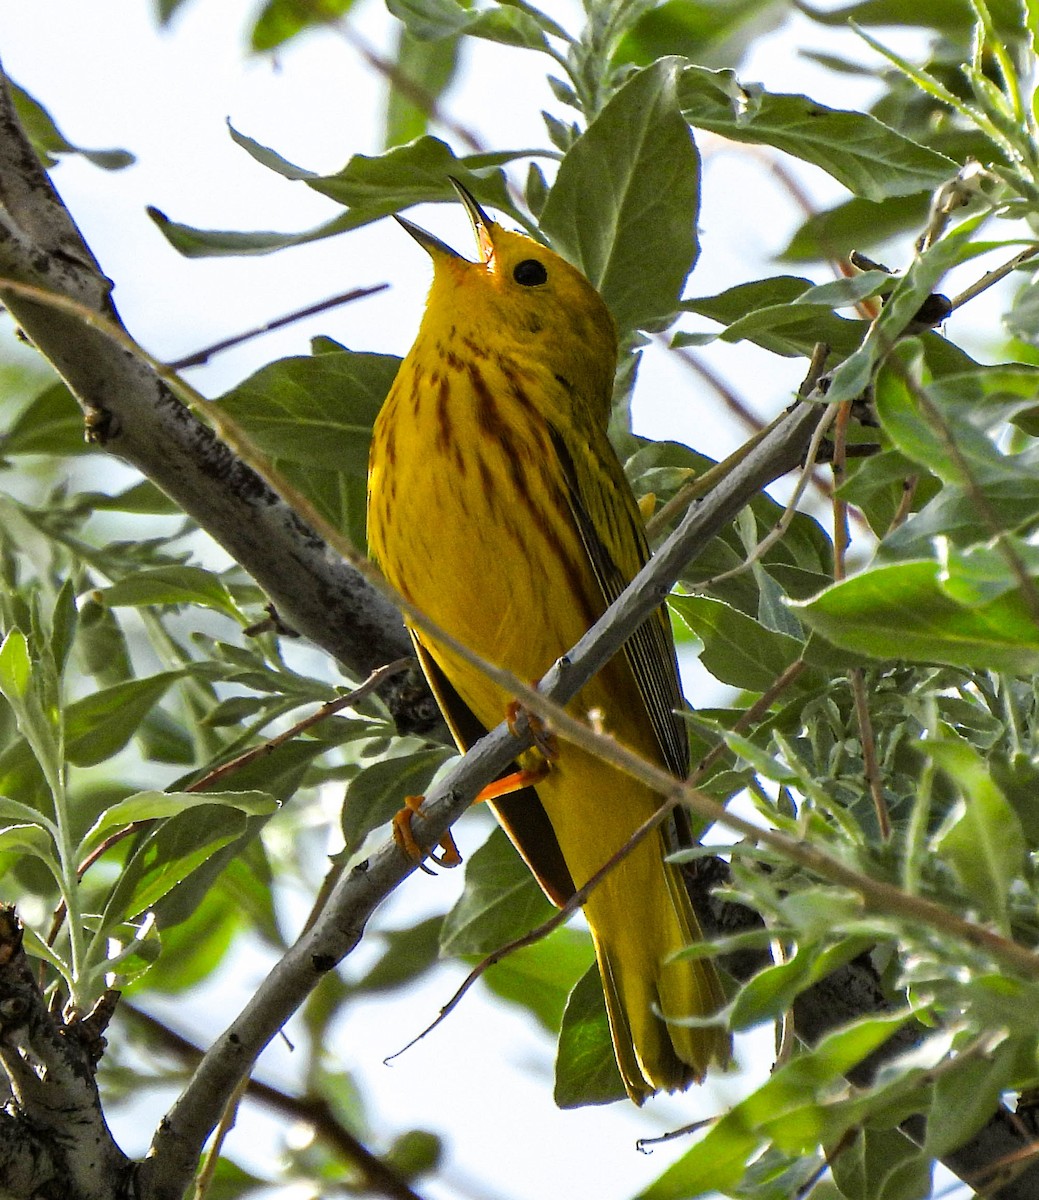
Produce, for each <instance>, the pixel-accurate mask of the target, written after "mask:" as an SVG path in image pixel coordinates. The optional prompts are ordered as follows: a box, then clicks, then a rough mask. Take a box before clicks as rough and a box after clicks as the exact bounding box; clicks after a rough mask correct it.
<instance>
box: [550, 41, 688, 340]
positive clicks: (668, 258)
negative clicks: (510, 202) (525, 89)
mask: <svg viewBox="0 0 1039 1200" xmlns="http://www.w3.org/2000/svg"><path fill="white" fill-rule="evenodd" d="M678 65H679V64H678V60H677V59H664V60H662V61H660V62H658V63H655V64H654V65H653V66H652V67H647V68H646V69H645V70H642V71H639V72H638V73H637V74H635V75H633V76H632V77H631V79H629V80H628V81H627V83H625V84H624V86H623V87H622V88H621V89H620V91H618V92H617V94H616V95H615V96H614V97H613V98H612V99H611V100H610V101H609V103H608V104H607V105H606V107H605V108H604V109H603V110H602V112H600V113H599V115H598V116H597V117H596V118H595V120H594V121H592V123H591V124H590V125H589V127H588V129H587V130H586V131H585V133H584V134H582V135H581V137H580V138H578V140H577V141H576V143H575V144H574V145H573V147H572V148H571V149H570V152H569V153H568V154H567V155H566V157H565V158H564V159H563V161H562V163H561V164H560V167H559V173H558V174H557V176H556V181H555V183H554V184H553V186H552V190H551V191H550V192H549V195H548V200H547V202H546V203H545V208H544V211H543V212H542V214H541V230H542V232H543V233H544V234H546V236H548V237H549V238H550V239H551V241H552V244H553V246H554V247H555V248H556V249H557V250H559V251H560V253H562V254H563V255H564V256H565V257H566V258H568V259H569V260H570V261H571V262H573V263H574V264H576V265H577V266H579V267H580V268H581V270H582V271H584V273H585V275H587V276H588V278H589V279H590V280H591V282H592V283H593V284H594V285H595V286H596V287H597V288H598V289H599V291H600V293H601V294H602V297H603V299H604V300H605V301H606V303H607V305H608V306H609V308H610V311H611V312H612V313H613V316H614V319H615V320H616V321H617V324H618V326H619V327H620V329H621V330H622V331H625V330H631V329H636V328H646V327H653V326H655V325H659V324H661V323H668V322H670V321H671V320H672V318H673V316H674V314H675V313H676V312H677V310H678V306H679V298H680V296H681V292H682V288H683V286H684V284H685V280H686V276H687V275H688V274H689V271H690V270H691V269H692V267H693V264H694V263H695V262H696V258H697V255H698V253H699V246H698V243H697V240H696V221H697V215H698V212H699V205H700V163H699V157H698V155H697V153H696V147H695V146H694V145H693V142H692V139H691V138H690V136H689V130H688V129H687V128H686V125H685V122H684V121H683V120H682V118H681V116H680V115H679V112H678V108H677V101H676V92H675V84H676V80H677V77H678Z"/></svg>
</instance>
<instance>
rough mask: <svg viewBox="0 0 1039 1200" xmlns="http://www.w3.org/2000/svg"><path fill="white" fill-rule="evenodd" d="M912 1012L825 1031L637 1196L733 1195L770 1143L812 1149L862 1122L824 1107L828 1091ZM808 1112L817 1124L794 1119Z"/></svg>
mask: <svg viewBox="0 0 1039 1200" xmlns="http://www.w3.org/2000/svg"><path fill="white" fill-rule="evenodd" d="M910 1016H911V1014H910V1013H908V1012H899V1013H894V1014H885V1015H884V1016H882V1017H867V1018H865V1019H863V1020H861V1021H857V1022H855V1023H854V1024H852V1025H848V1026H845V1027H844V1028H842V1029H839V1030H837V1031H836V1032H835V1033H831V1034H829V1035H827V1037H825V1038H824V1039H823V1040H822V1041H821V1042H820V1043H819V1044H818V1045H817V1046H815V1047H814V1048H813V1049H812V1050H810V1051H807V1052H805V1053H803V1054H801V1055H799V1056H797V1057H795V1058H794V1059H793V1060H792V1061H790V1062H788V1063H786V1064H785V1065H784V1066H782V1067H780V1068H779V1069H778V1070H777V1071H775V1072H774V1073H773V1075H772V1076H771V1078H770V1079H769V1080H768V1082H767V1083H765V1084H763V1085H762V1086H761V1087H759V1088H758V1089H757V1090H756V1091H754V1092H753V1093H752V1094H751V1095H750V1096H748V1097H747V1098H746V1099H745V1100H742V1101H741V1102H740V1103H739V1104H737V1105H736V1106H735V1107H733V1108H731V1109H730V1110H729V1111H728V1112H727V1113H726V1114H725V1116H723V1117H722V1118H721V1119H720V1120H719V1121H716V1122H715V1123H714V1124H713V1125H712V1126H711V1127H710V1129H709V1131H708V1133H707V1134H706V1136H705V1137H703V1138H702V1139H701V1140H700V1141H699V1142H698V1143H697V1144H696V1145H695V1146H694V1147H693V1148H692V1149H691V1150H689V1151H687V1153H686V1154H685V1155H683V1157H682V1158H680V1159H679V1160H678V1162H676V1163H675V1164H674V1165H673V1166H671V1167H670V1168H669V1169H668V1170H667V1171H665V1172H664V1174H663V1175H662V1176H661V1177H660V1178H659V1179H657V1180H656V1181H655V1182H654V1183H652V1184H650V1186H649V1187H648V1188H646V1189H645V1191H643V1192H640V1193H639V1196H638V1200H694V1198H695V1197H697V1196H702V1195H703V1194H704V1193H705V1192H710V1191H711V1190H712V1189H714V1190H716V1191H720V1192H728V1193H731V1192H732V1190H733V1189H734V1188H736V1187H737V1186H738V1184H739V1183H740V1180H741V1179H742V1177H743V1173H744V1170H745V1168H746V1165H747V1164H748V1163H749V1162H750V1160H751V1158H752V1157H755V1156H756V1155H757V1153H758V1151H759V1150H760V1149H761V1147H763V1146H764V1145H766V1144H768V1142H769V1141H773V1140H774V1141H776V1142H777V1143H778V1144H779V1146H780V1148H782V1149H785V1150H786V1151H787V1152H788V1153H791V1152H807V1151H809V1150H812V1149H814V1147H815V1146H816V1145H818V1143H819V1142H820V1141H828V1140H831V1139H833V1138H836V1137H838V1136H840V1133H842V1132H843V1128H842V1125H843V1124H844V1122H845V1121H846V1122H848V1123H850V1124H854V1123H856V1122H857V1120H858V1119H859V1114H858V1110H857V1109H855V1108H854V1107H853V1106H851V1105H848V1106H840V1105H832V1106H827V1105H825V1104H823V1102H822V1101H823V1097H824V1096H825V1095H826V1091H825V1089H826V1088H827V1087H828V1086H829V1085H830V1084H832V1083H833V1082H834V1081H835V1080H837V1079H839V1078H841V1077H842V1076H844V1075H846V1074H847V1072H848V1071H849V1070H850V1069H851V1068H852V1067H854V1066H856V1065H857V1064H858V1063H860V1062H861V1061H862V1060H863V1059H864V1058H866V1057H867V1056H868V1055H870V1054H872V1053H873V1051H874V1050H876V1049H877V1048H878V1047H879V1046H882V1045H883V1044H884V1042H886V1041H887V1039H888V1038H889V1037H891V1035H892V1034H893V1033H895V1032H896V1031H897V1030H898V1029H899V1028H900V1027H901V1026H902V1025H903V1024H905V1022H906V1021H907V1020H909V1019H910ZM805 1109H810V1110H811V1111H810V1114H807V1115H811V1116H814V1117H815V1118H816V1119H815V1120H814V1121H809V1122H805V1121H802V1120H800V1119H798V1120H797V1121H795V1122H791V1121H790V1118H791V1117H798V1118H799V1117H800V1116H801V1114H803V1112H804V1110H805ZM827 1117H829V1121H827V1120H826V1118H827Z"/></svg>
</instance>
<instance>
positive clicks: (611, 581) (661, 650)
mask: <svg viewBox="0 0 1039 1200" xmlns="http://www.w3.org/2000/svg"><path fill="white" fill-rule="evenodd" d="M551 438H552V445H553V448H554V450H555V452H556V455H557V456H558V458H559V462H560V465H561V467H562V470H563V475H564V478H565V480H566V489H567V502H568V504H569V506H570V512H571V515H572V516H573V519H574V522H575V523H576V525H577V528H578V529H579V531H580V534H581V541H582V542H583V544H584V548H585V552H586V553H587V555H588V558H589V559H590V561H591V564H592V567H593V569H594V571H595V577H596V580H597V581H598V584H599V587H600V588H601V590H602V595H603V601H604V605H609V604H611V603H612V602H613V601H614V600H616V598H617V597H618V596H619V595H620V594H621V592H622V591H623V590H624V588H625V587H626V586H627V584H628V583H630V582H631V580H632V578H633V577H634V575H635V574H636V573H637V572H638V571H639V570H640V569H641V568H642V567H643V566H644V565H645V563H646V562H647V560H648V558H649V545H648V543H647V541H646V534H645V530H644V529H643V526H642V519H641V517H640V515H639V511H638V507H637V506H636V504H635V498H634V496H633V495H632V493H631V488H630V486H629V484H628V481H627V479H626V478H625V476H624V470H623V468H622V467H621V464H620V462H619V461H618V459H617V455H616V454H615V453H614V450H613V447H612V446H611V445H610V442H609V439H608V438H607V436H606V434H605V432H602V431H600V430H598V429H596V431H595V436H594V437H591V438H589V437H587V435H586V434H585V433H584V432H582V436H581V437H580V438H577V437H576V436H574V435H570V436H567V435H566V434H564V433H563V432H562V431H561V430H560V429H559V428H557V427H555V426H552V427H551ZM624 655H625V657H626V658H627V660H628V663H629V665H630V666H631V669H632V673H633V674H634V676H635V681H636V683H637V684H638V689H639V693H640V694H641V696H642V701H643V703H644V704H645V706H646V711H647V712H648V714H649V717H650V721H651V722H652V725H653V731H654V733H655V734H656V739H657V742H658V744H659V746H660V750H661V753H662V755H663V757H664V761H665V762H666V763H667V765H668V767H669V768H670V769H671V770H672V771H673V772H674V773H675V774H676V775H677V776H679V778H684V777H685V776H686V775H687V774H688V771H689V743H688V740H687V737H686V732H685V729H684V726H683V723H682V720H681V718H680V717H679V716H678V715H677V713H678V712H679V711H680V710H681V709H682V708H683V707H684V701H683V698H682V692H681V689H680V687H679V682H678V663H677V660H676V658H675V649H674V642H673V640H672V637H671V629H670V626H669V624H668V618H667V614H666V612H665V611H664V610H663V609H661V610H660V611H659V612H656V613H654V614H653V616H651V617H649V618H647V620H646V621H644V622H643V624H642V625H640V626H639V628H638V629H636V631H635V632H634V633H633V634H632V635H631V637H630V638H629V639H628V640H627V642H625V643H624Z"/></svg>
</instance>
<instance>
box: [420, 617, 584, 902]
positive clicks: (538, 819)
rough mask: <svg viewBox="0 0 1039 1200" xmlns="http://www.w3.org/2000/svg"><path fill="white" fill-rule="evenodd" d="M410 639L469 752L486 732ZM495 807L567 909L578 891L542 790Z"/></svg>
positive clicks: (502, 799)
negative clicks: (550, 820) (550, 819)
mask: <svg viewBox="0 0 1039 1200" xmlns="http://www.w3.org/2000/svg"><path fill="white" fill-rule="evenodd" d="M411 638H412V641H413V642H414V645H415V652H416V654H417V655H418V659H419V663H420V664H421V666H422V670H423V673H424V674H425V676H426V679H427V680H428V681H429V686H430V688H431V689H432V691H433V695H434V696H435V697H436V701H437V704H439V705H440V711H441V712H442V713H443V714H444V719H445V720H446V721H447V724H448V727H449V728H450V730H451V734H452V736H453V737H454V739H455V741H456V742H457V743H458V745H459V747H460V748H461V749H462V750H468V748H469V747H470V746H471V745H472V744H473V743H474V742H478V741H479V740H480V738H482V737H483V735H484V734H485V733H486V732H487V730H486V729H484V727H483V725H481V724H480V722H479V721H478V720H477V719H476V717H475V716H473V713H472V711H471V710H470V708H469V707H468V705H467V704H466V703H465V701H464V700H462V698H461V696H459V694H458V693H457V692H456V691H455V689H454V688H453V687H452V686H451V683H450V681H449V680H448V678H447V676H446V675H445V674H444V672H443V671H442V670H441V669H440V667H439V666H438V665H437V662H436V660H435V659H434V658H433V656H432V655H431V654H430V653H429V651H428V650H427V649H426V648H425V646H423V645H422V642H421V641H420V640H419V636H418V635H416V634H415V633H414V632H412V635H411ZM518 770H519V767H518V766H517V765H516V764H515V763H513V764H512V765H511V766H510V767H508V768H506V770H505V771H504V772H503V773H502V774H503V775H508V774H511V773H512V772H514V771H518ZM491 807H492V808H493V809H494V812H495V815H496V816H497V818H498V820H499V821H500V822H501V824H502V826H503V828H504V829H505V832H506V833H507V834H508V835H509V838H510V839H511V840H512V843H513V845H515V846H516V848H517V849H518V850H519V852H520V854H522V855H523V858H524V859H525V861H526V863H527V866H529V867H530V869H531V871H532V872H533V874H534V877H535V878H536V879H537V881H538V883H539V884H540V885H541V887H542V890H543V891H544V893H545V895H546V896H548V898H549V899H550V900H551V901H552V903H553V904H556V905H558V906H559V907H560V908H562V907H563V905H564V904H566V902H567V901H568V900H569V899H570V897H571V896H572V895H573V894H574V891H575V890H576V889H575V888H574V881H573V879H572V878H571V875H570V868H569V867H568V866H567V865H566V860H565V859H564V858H563V852H562V850H560V848H559V842H558V840H557V839H556V835H555V831H554V830H553V828H552V826H551V824H550V822H549V819H548V815H547V814H546V812H545V810H544V808H543V807H542V805H541V801H540V800H539V799H538V794H537V792H536V791H535V790H534V789H533V788H532V787H524V788H520V789H519V790H518V791H515V792H510V793H509V794H508V795H506V796H499V797H498V798H497V799H496V800H494V801H493V802H492V804H491Z"/></svg>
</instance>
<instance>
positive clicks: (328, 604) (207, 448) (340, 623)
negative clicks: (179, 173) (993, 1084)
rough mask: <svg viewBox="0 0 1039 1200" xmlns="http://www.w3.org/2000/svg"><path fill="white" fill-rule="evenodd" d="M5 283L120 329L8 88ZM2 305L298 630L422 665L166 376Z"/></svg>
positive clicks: (384, 610) (339, 650)
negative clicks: (80, 308)
mask: <svg viewBox="0 0 1039 1200" xmlns="http://www.w3.org/2000/svg"><path fill="white" fill-rule="evenodd" d="M0 277H3V278H7V279H11V280H14V281H16V282H18V283H22V284H27V285H30V286H34V287H37V288H40V289H42V290H44V291H48V292H52V293H55V294H57V295H59V296H63V297H67V298H69V299H71V300H74V301H76V302H78V303H80V304H83V305H85V306H87V307H88V308H90V309H92V310H93V311H95V312H97V313H100V314H104V315H105V316H107V317H109V318H114V317H115V311H114V308H113V306H112V304H111V301H110V298H109V293H110V291H111V282H110V281H109V280H108V279H106V278H105V277H104V275H103V274H102V273H101V271H100V269H99V267H98V265H97V263H96V262H95V260H94V257H93V255H92V254H91V253H90V251H89V249H88V248H87V246H86V245H85V243H84V242H83V240H82V238H81V236H80V234H79V230H78V229H77V228H76V225H75V223H74V222H73V220H72V218H71V217H70V216H69V214H68V211H67V210H66V209H65V207H64V206H63V205H62V203H61V200H60V199H59V197H58V195H57V193H56V192H55V190H54V188H53V187H52V185H51V182H50V180H49V178H48V177H47V174H46V172H45V171H44V170H43V168H42V166H41V165H40V163H39V161H38V160H37V158H36V156H35V154H34V153H33V150H32V147H31V145H30V143H29V141H28V139H27V138H26V136H25V134H24V132H23V130H22V129H21V126H20V125H19V123H18V119H17V117H16V115H15V111H14V105H13V103H12V100H11V96H10V92H9V91H8V89H7V87H6V83H4V85H3V86H2V87H0ZM0 298H2V299H3V302H4V304H5V305H6V306H7V308H8V309H9V310H10V312H11V313H12V315H13V316H14V318H15V320H17V322H18V324H19V325H20V326H21V328H22V329H23V330H24V331H25V333H26V335H27V336H28V337H29V338H30V339H31V340H32V342H33V343H34V344H35V345H36V347H37V348H38V349H39V350H40V352H41V353H42V354H43V355H44V356H45V357H46V358H47V359H48V360H49V361H50V362H51V363H52V364H53V365H54V367H55V369H56V370H57V371H58V373H59V374H60V375H61V376H62V378H63V379H64V380H65V382H66V383H67V384H68V386H69V388H70V390H71V391H72V393H73V394H74V395H75V397H76V399H77V400H78V401H79V403H80V405H81V406H82V408H83V410H84V412H85V414H86V417H87V423H88V430H89V431H91V433H92V436H93V438H94V440H96V441H98V442H99V443H101V444H103V445H104V447H105V448H106V449H107V450H110V451H111V452H112V453H114V454H117V455H118V456H119V457H120V458H122V459H125V460H126V461H127V462H128V463H130V464H131V465H132V466H134V467H136V468H137V469H138V470H139V471H140V472H141V473H142V474H143V475H145V476H147V477H148V478H149V479H151V480H152V481H153V482H154V483H156V484H157V485H158V486H159V487H160V488H162V490H163V491H164V492H166V494H167V495H169V496H170V498H171V499H173V500H174V501H176V503H177V504H178V505H179V506H180V507H181V508H182V509H183V510H184V511H185V512H186V513H187V514H188V515H189V516H191V517H192V518H193V519H194V520H195V521H196V522H197V523H198V524H199V525H200V526H202V527H203V528H204V529H205V530H206V531H207V532H208V533H209V534H211V535H212V537H214V538H215V539H216V541H218V542H219V543H220V544H221V545H222V546H223V547H224V548H225V549H226V550H227V552H228V553H229V554H230V555H232V556H233V557H234V559H235V560H236V561H237V562H238V563H240V564H241V565H242V566H243V567H244V568H245V570H246V571H248V572H249V574H250V575H252V577H253V578H254V579H255V580H256V582H257V583H258V584H259V585H260V587H261V588H263V590H264V591H265V592H266V593H267V595H268V596H270V598H271V600H272V601H273V602H274V604H275V606H276V608H277V609H278V612H279V613H280V615H281V617H282V618H283V619H284V620H285V621H286V622H287V623H288V624H289V625H291V626H292V628H293V629H295V630H297V631H298V632H300V633H302V634H304V635H305V636H306V637H308V638H309V639H310V640H311V641H312V642H314V643H315V644H316V645H318V646H320V647H322V648H323V649H324V650H327V651H328V652H329V653H330V654H331V655H333V656H334V657H335V658H336V659H338V660H339V661H340V662H341V663H342V664H343V665H344V666H345V667H346V669H347V670H348V671H350V672H351V673H352V674H354V675H357V676H360V677H364V676H366V675H368V674H370V673H371V671H372V670H373V669H375V668H376V667H379V666H382V664H383V663H387V662H390V661H392V660H393V659H396V658H400V657H402V656H403V655H407V654H409V653H410V652H411V645H410V642H409V640H408V637H407V635H406V633H405V631H404V627H403V624H402V623H401V620H400V616H399V614H398V613H397V612H396V611H395V610H394V608H393V607H392V605H390V604H389V603H388V601H386V600H385V599H384V598H383V597H381V596H379V595H378V594H377V593H376V592H375V591H374V590H373V589H372V588H371V587H369V586H368V584H366V583H365V582H364V580H363V579H361V577H360V576H359V575H358V574H357V572H356V571H354V570H353V569H352V568H351V567H349V566H348V565H347V564H346V563H344V562H343V561H342V560H341V559H339V558H338V557H337V556H332V555H329V554H328V553H327V550H326V547H325V544H324V542H322V541H321V539H320V538H318V537H317V536H316V535H315V534H314V533H313V531H312V530H310V529H309V528H308V527H307V526H306V525H305V524H304V523H303V522H302V521H301V520H300V519H299V517H297V516H296V514H295V513H294V512H293V511H292V510H291V509H290V508H289V506H288V505H287V504H285V502H284V501H282V500H281V499H280V498H279V497H278V496H277V495H276V494H275V493H274V492H273V491H272V490H271V489H270V488H269V487H268V486H267V484H266V483H264V482H263V480H262V479H260V478H259V476H257V475H256V474H255V473H254V472H253V471H252V470H251V469H250V468H249V467H247V466H246V465H245V464H243V463H242V462H240V461H239V460H238V459H237V458H236V457H235V456H234V455H233V454H232V453H231V451H230V450H229V449H228V448H227V447H226V446H225V445H224V444H223V443H222V442H220V441H219V440H218V439H217V438H216V436H215V435H214V434H213V432H212V431H211V430H210V429H209V428H208V427H207V426H206V425H204V424H203V423H202V422H201V421H199V420H198V418H197V417H195V416H194V414H192V413H191V412H190V411H189V410H188V409H187V408H186V407H185V406H184V405H183V404H182V403H181V402H180V400H178V399H177V397H176V396H175V395H174V394H173V393H172V391H171V390H170V388H169V387H168V386H167V385H166V383H165V382H164V381H163V380H162V379H161V378H159V376H158V375H157V374H156V372H155V371H154V370H153V369H152V368H151V367H150V366H149V365H148V364H147V363H145V362H143V361H142V360H141V359H140V358H139V357H137V356H135V355H132V354H129V353H127V352H126V350H125V349H124V348H123V347H121V346H119V345H117V344H116V343H115V342H114V341H113V340H112V338H111V337H109V336H107V335H106V334H105V333H103V332H102V331H100V330H97V329H93V328H91V327H90V326H88V325H86V324H84V322H83V321H82V320H80V319H78V318H77V317H75V316H74V315H71V314H69V313H66V312H62V311H59V310H58V309H57V308H55V307H53V306H49V305H46V304H42V303H39V302H35V301H31V300H28V299H26V298H25V296H24V295H16V294H14V293H13V292H12V291H11V290H10V289H7V290H5V289H3V288H2V287H0Z"/></svg>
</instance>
